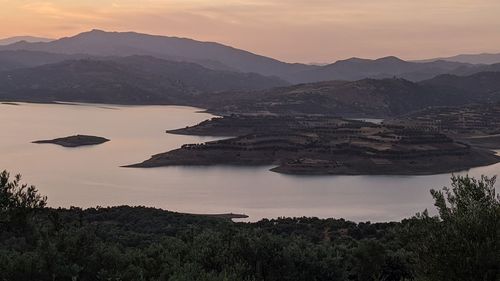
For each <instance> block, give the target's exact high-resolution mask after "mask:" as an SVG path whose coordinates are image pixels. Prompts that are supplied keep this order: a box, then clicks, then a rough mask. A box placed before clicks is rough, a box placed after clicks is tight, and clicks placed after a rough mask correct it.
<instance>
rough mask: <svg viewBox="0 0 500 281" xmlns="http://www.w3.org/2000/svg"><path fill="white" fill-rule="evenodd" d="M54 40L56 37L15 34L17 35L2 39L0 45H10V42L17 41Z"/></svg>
mask: <svg viewBox="0 0 500 281" xmlns="http://www.w3.org/2000/svg"><path fill="white" fill-rule="evenodd" d="M53 40H54V39H49V38H42V37H35V36H15V37H9V38H4V39H0V45H9V44H13V43H16V42H19V41H26V42H32V43H34V42H50V41H53Z"/></svg>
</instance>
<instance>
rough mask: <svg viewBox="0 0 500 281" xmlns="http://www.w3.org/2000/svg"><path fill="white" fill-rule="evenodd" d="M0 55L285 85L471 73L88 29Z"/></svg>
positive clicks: (449, 65)
mask: <svg viewBox="0 0 500 281" xmlns="http://www.w3.org/2000/svg"><path fill="white" fill-rule="evenodd" d="M0 50H4V51H6V50H11V51H12V50H24V51H37V52H50V53H59V54H65V55H76V54H86V55H89V56H131V55H146V56H153V57H157V58H161V59H166V60H173V61H183V62H192V63H196V64H200V65H202V66H204V67H206V68H210V69H214V70H225V71H234V72H247V73H258V74H261V75H265V76H277V77H280V78H281V79H284V80H287V81H288V82H290V83H295V84H296V83H309V82H319V81H326V80H350V81H354V80H359V79H363V78H390V77H399V78H404V79H407V80H411V81H420V80H425V79H430V78H432V77H434V76H436V75H440V74H447V73H452V72H453V71H455V70H456V69H459V68H460V69H466V68H471V67H472V65H471V64H468V63H459V62H449V61H444V60H440V61H429V62H409V61H404V60H401V59H399V58H396V57H385V58H380V59H376V60H369V59H359V58H351V59H347V60H341V61H337V62H335V63H332V64H328V65H307V64H300V63H286V62H282V61H279V60H276V59H273V58H269V57H265V56H261V55H257V54H253V53H251V52H248V51H244V50H240V49H236V48H233V47H230V46H225V45H223V44H219V43H214V42H201V41H196V40H193V39H187V38H178V37H167V36H159V35H148V34H141V33H136V32H106V31H102V30H92V31H89V32H84V33H80V34H78V35H75V36H72V37H66V38H61V39H58V40H54V41H51V42H39V43H29V42H17V43H14V44H11V45H7V46H0Z"/></svg>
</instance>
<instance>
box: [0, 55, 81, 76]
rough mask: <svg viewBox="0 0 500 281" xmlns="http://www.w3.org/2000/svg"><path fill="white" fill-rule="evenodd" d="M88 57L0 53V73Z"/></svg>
mask: <svg viewBox="0 0 500 281" xmlns="http://www.w3.org/2000/svg"><path fill="white" fill-rule="evenodd" d="M89 57H90V56H89V55H82V54H74V55H64V54H56V53H47V52H38V51H24V50H15V51H0V71H5V70H12V69H18V68H27V67H35V66H40V65H44V64H52V63H58V62H62V61H65V60H75V59H83V58H89Z"/></svg>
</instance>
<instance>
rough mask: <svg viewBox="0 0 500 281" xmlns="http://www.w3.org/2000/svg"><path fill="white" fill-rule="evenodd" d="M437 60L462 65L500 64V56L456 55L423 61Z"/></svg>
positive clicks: (484, 54) (485, 54)
mask: <svg viewBox="0 0 500 281" xmlns="http://www.w3.org/2000/svg"><path fill="white" fill-rule="evenodd" d="M436 60H446V61H454V62H462V63H470V64H494V63H500V54H487V53H483V54H463V55H456V56H452V57H446V58H437V59H429V60H423V61H424V62H429V61H436Z"/></svg>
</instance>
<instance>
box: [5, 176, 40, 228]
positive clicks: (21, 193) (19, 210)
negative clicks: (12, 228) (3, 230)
mask: <svg viewBox="0 0 500 281" xmlns="http://www.w3.org/2000/svg"><path fill="white" fill-rule="evenodd" d="M46 204H47V198H46V197H44V196H41V195H40V194H39V193H38V190H37V189H36V188H35V187H34V186H32V185H30V186H28V185H27V184H22V183H21V175H16V176H15V177H14V179H12V180H11V179H10V174H9V173H8V172H7V171H3V172H1V173H0V222H2V223H7V224H11V223H13V224H18V225H23V224H24V223H25V222H26V218H27V216H28V214H29V213H31V212H32V211H34V210H37V209H42V208H44V207H45V206H46Z"/></svg>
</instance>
